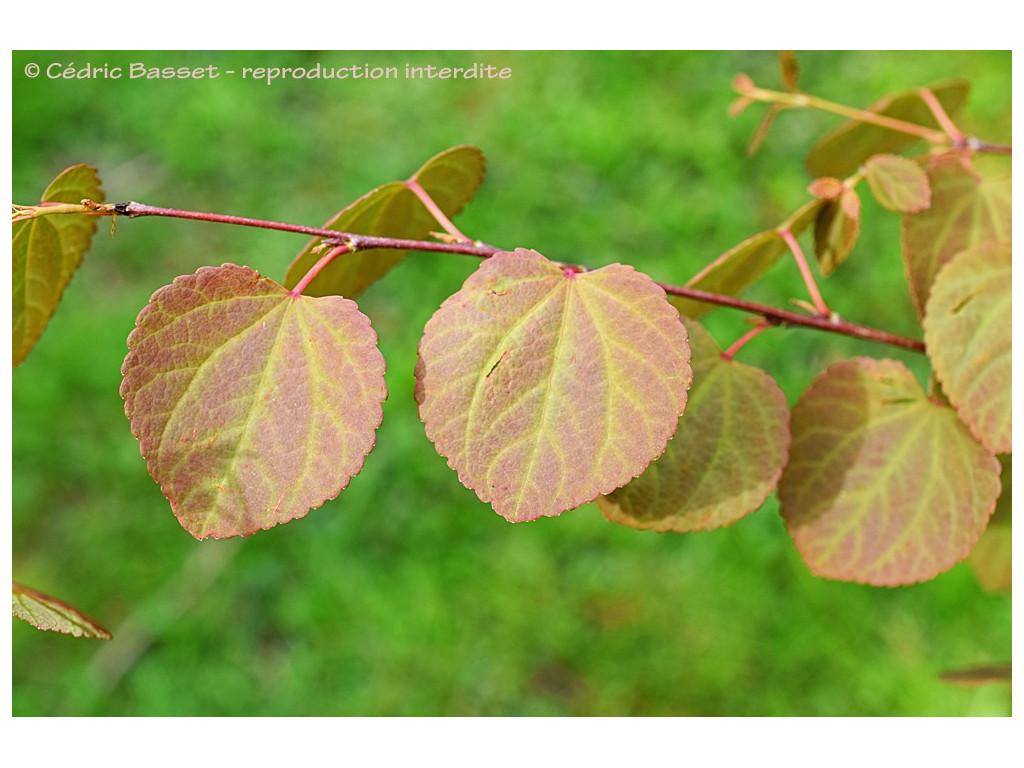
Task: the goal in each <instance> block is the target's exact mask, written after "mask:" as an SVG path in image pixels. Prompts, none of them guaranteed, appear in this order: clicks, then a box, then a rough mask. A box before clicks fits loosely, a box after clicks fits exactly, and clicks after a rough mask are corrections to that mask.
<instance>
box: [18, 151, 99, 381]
mask: <svg viewBox="0 0 1024 768" xmlns="http://www.w3.org/2000/svg"><path fill="white" fill-rule="evenodd" d="M83 199H89V200H93V201H95V202H101V201H102V200H103V190H102V189H101V188H100V179H99V176H97V175H96V169H95V168H92V167H90V166H88V165H73V166H71V167H70V168H67V169H65V170H64V171H62V172H61V173H60V174H59V175H58V176H57V178H55V179H54V180H53V181H52V182H51V183H50V186H49V187H47V188H46V191H45V192H44V193H43V197H42V202H44V203H81V202H82V200H83ZM95 232H96V217H95V216H91V215H87V214H60V215H53V216H37V217H35V218H32V219H28V220H25V221H18V222H15V224H14V225H13V227H12V229H11V246H12V251H13V271H12V290H11V302H12V305H13V307H12V309H13V358H14V365H15V366H17V365H18V364H19V363H21V361H22V360H24V359H25V357H26V356H27V355H28V353H29V352H30V351H31V350H32V347H33V346H35V343H36V342H37V341H38V340H39V337H40V336H42V333H43V330H44V329H45V328H46V324H47V323H48V322H49V321H50V318H51V317H52V316H53V313H54V310H56V308H57V304H59V303H60V299H61V296H62V295H63V293H64V289H65V288H66V287H67V285H68V283H70V282H71V277H72V276H73V275H74V274H75V270H76V269H78V265H79V264H81V263H82V257H83V256H84V255H85V252H86V251H87V250H89V245H90V244H91V242H92V236H93V234H94V233H95Z"/></svg>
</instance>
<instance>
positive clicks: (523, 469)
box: [416, 248, 692, 522]
mask: <svg viewBox="0 0 1024 768" xmlns="http://www.w3.org/2000/svg"><path fill="white" fill-rule="evenodd" d="M689 358H690V348H689V345H688V344H687V336H686V328H685V327H684V326H683V324H682V323H681V322H680V321H679V317H678V315H677V313H676V311H675V310H674V309H672V307H671V306H670V305H669V304H668V302H666V301H665V294H664V292H663V291H662V290H661V288H659V287H658V286H657V285H656V284H655V283H654V282H653V281H652V280H651V279H650V278H649V277H647V276H646V275H643V274H641V273H638V272H636V271H634V270H633V268H632V267H627V266H623V265H621V264H612V265H610V266H607V267H603V268H601V269H598V270H595V271H593V272H583V273H577V272H575V271H573V270H571V269H569V268H563V267H560V266H559V265H557V264H555V263H553V262H551V261H548V260H547V259H545V258H544V257H543V256H541V255H540V254H539V253H536V252H535V251H530V250H525V249H522V248H520V249H518V250H516V251H515V252H507V251H505V252H500V253H497V254H495V255H494V256H492V257H491V258H489V259H487V261H485V262H484V263H483V264H482V265H481V266H480V268H479V269H478V270H477V271H476V272H474V273H473V274H472V275H470V277H469V278H468V279H467V280H466V282H465V284H464V285H463V286H462V289H461V290H460V291H459V292H458V293H456V294H455V295H454V296H452V297H450V298H449V299H448V300H446V301H445V302H444V304H442V305H441V307H440V309H438V311H437V312H436V313H434V316H433V317H432V318H431V319H430V321H429V322H428V323H427V326H426V329H425V331H424V334H423V339H422V341H421V342H420V359H419V363H418V364H417V371H416V373H417V388H416V391H417V400H418V401H419V403H420V417H421V418H422V419H423V421H424V423H425V426H426V432H427V437H428V438H429V439H430V440H431V441H432V442H433V443H434V445H435V447H436V448H437V451H438V453H440V454H441V455H442V456H444V457H446V458H447V459H448V464H449V465H450V466H451V467H452V468H453V469H455V470H456V471H457V472H458V473H459V478H460V479H461V480H462V482H463V483H464V484H465V485H466V486H468V487H469V488H472V489H473V490H475V491H476V493H477V495H478V496H479V497H480V498H481V499H482V500H483V501H486V502H489V503H491V504H492V505H493V506H494V508H495V510H496V511H497V512H498V513H499V514H501V515H502V516H503V517H505V518H506V519H508V520H510V521H512V522H520V521H525V520H533V519H536V518H538V517H541V516H549V517H551V516H556V515H559V514H561V513H562V512H564V511H565V510H568V509H574V508H575V507H578V506H579V505H581V504H583V503H585V502H587V501H590V500H592V499H593V498H595V497H596V496H598V495H600V494H603V493H609V492H611V491H612V490H613V489H615V488H617V487H619V486H621V485H624V484H625V483H627V482H629V481H630V480H632V479H633V478H634V477H636V476H637V475H639V474H640V473H641V472H643V470H644V469H645V468H646V467H647V465H648V464H649V463H650V462H651V461H652V460H653V459H655V458H657V457H658V456H660V455H661V453H662V452H663V451H664V450H665V445H666V444H667V443H668V440H669V438H670V437H672V435H673V433H674V432H675V430H676V427H677V426H678V421H679V416H680V415H681V414H682V412H683V410H684V408H685V406H686V390H687V389H688V388H689V386H690V381H691V377H692V374H691V371H690V366H689Z"/></svg>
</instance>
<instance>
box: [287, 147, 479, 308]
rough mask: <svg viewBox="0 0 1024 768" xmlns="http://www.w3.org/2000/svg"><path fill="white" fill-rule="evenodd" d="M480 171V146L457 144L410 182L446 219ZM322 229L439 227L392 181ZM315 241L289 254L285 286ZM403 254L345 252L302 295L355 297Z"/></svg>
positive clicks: (421, 231) (306, 264)
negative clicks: (293, 253)
mask: <svg viewBox="0 0 1024 768" xmlns="http://www.w3.org/2000/svg"><path fill="white" fill-rule="evenodd" d="M484 171H485V163H484V156H483V154H482V153H481V152H480V150H479V149H477V148H476V147H472V146H468V145H467V146H459V147H453V148H451V149H449V150H446V151H444V152H442V153H441V154H439V155H436V156H435V157H432V158H431V159H430V160H428V161H427V162H426V163H424V165H423V167H422V168H420V169H419V170H418V171H416V173H414V174H413V175H412V178H411V181H415V182H418V183H419V185H420V186H421V187H422V188H423V189H424V191H426V193H427V194H428V195H430V197H431V199H432V200H433V201H434V202H435V203H437V205H438V207H439V208H440V209H441V210H442V211H443V212H444V214H445V215H446V216H447V217H448V218H452V217H454V216H455V215H456V214H457V213H458V212H459V211H461V210H462V208H463V207H464V206H465V205H466V203H468V202H469V201H470V200H472V199H473V196H474V195H475V194H476V191H477V189H478V188H479V186H480V182H481V181H482V180H483V178H484ZM324 227H325V228H326V229H334V230H337V231H338V232H351V233H353V234H359V235H375V236H379V237H393V238H399V239H405V240H422V239H424V238H425V237H427V236H428V235H429V234H430V233H431V232H432V231H435V230H437V229H439V228H440V225H439V224H438V222H437V220H436V219H435V218H434V217H433V215H431V213H430V212H429V211H428V210H427V209H426V207H424V205H423V203H422V202H421V201H420V199H419V198H418V197H416V195H415V193H413V191H412V190H411V189H409V188H408V187H407V186H406V185H405V183H404V182H401V181H393V182H391V183H390V184H385V185H383V186H381V187H377V189H375V190H373V191H372V192H368V193H367V194H365V195H363V196H362V197H361V198H359V199H358V200H356V201H355V202H354V203H352V204H351V205H349V206H348V207H346V208H344V209H343V210H342V211H341V212H340V213H338V214H337V215H336V216H335V217H334V218H333V219H331V220H330V221H328V222H327V223H326V224H325V225H324ZM321 242H323V239H322V238H313V240H312V241H310V242H309V244H307V245H306V247H305V248H303V249H302V251H301V252H300V253H299V255H298V256H296V257H295V260H294V261H293V262H292V263H291V266H289V267H288V273H287V274H286V276H285V280H284V284H285V286H286V287H287V288H294V287H295V286H296V285H298V283H299V281H300V280H301V279H302V278H303V277H304V276H305V275H306V273H307V272H308V271H309V270H310V268H311V267H312V266H313V265H315V264H316V262H317V260H318V259H319V258H320V256H321V255H322V254H320V253H319V252H318V251H317V250H316V248H317V246H318V245H320V243H321ZM408 255H409V252H408V251H400V250H389V249H383V248H374V249H371V250H366V251H357V252H356V253H349V254H345V255H344V256H342V257H340V258H337V259H335V260H334V261H332V262H331V263H330V264H329V265H328V266H327V267H326V268H325V269H324V270H323V271H321V272H320V274H318V275H317V276H316V277H315V278H314V279H313V281H312V282H311V283H310V284H309V286H308V287H307V288H306V290H305V291H303V293H304V294H306V295H307V296H348V297H349V298H356V297H357V296H359V295H360V294H361V293H362V292H363V291H365V290H366V289H367V288H369V287H370V286H371V285H373V283H375V282H376V281H377V280H379V279H380V278H382V277H383V276H384V275H386V274H387V273H388V271H389V270H390V269H391V268H392V267H394V266H395V265H396V264H398V263H399V262H400V261H402V260H403V259H404V258H405V257H406V256H408Z"/></svg>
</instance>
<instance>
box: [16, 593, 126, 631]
mask: <svg viewBox="0 0 1024 768" xmlns="http://www.w3.org/2000/svg"><path fill="white" fill-rule="evenodd" d="M11 613H12V614H13V615H14V616H15V617H16V618H19V619H23V620H24V621H27V622H28V623H29V624H31V625H32V626H33V627H35V628H36V629H44V630H47V631H50V632H63V633H64V634H65V635H74V636H75V637H93V638H99V639H100V640H109V639H110V633H109V632H108V631H107V630H106V629H104V628H103V627H102V626H100V625H99V624H98V623H96V622H95V621H93V620H92V619H90V618H89V617H88V616H86V615H85V614H84V613H82V612H81V611H80V610H78V609H77V608H75V607H74V606H73V605H68V604H67V603H65V602H63V601H61V600H58V599H57V598H55V597H51V596H50V595H44V594H43V593H42V592H36V591H35V590H34V589H29V588H28V587H24V586H22V585H21V584H15V583H12V584H11Z"/></svg>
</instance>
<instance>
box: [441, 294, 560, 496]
mask: <svg viewBox="0 0 1024 768" xmlns="http://www.w3.org/2000/svg"><path fill="white" fill-rule="evenodd" d="M538 279H544V278H533V279H528V280H517V283H520V284H522V283H528V282H536V281H537V280H538ZM561 289H562V284H561V282H556V283H555V285H554V287H553V288H552V289H551V290H550V291H548V292H547V293H546V294H544V296H543V297H541V299H540V300H539V301H537V303H535V304H534V305H533V307H531V308H530V311H529V312H527V313H526V314H524V315H523V316H522V317H520V318H519V319H518V320H517V321H516V322H515V323H514V324H513V325H512V326H511V327H510V328H509V329H508V330H507V331H505V333H504V334H502V335H501V337H500V338H499V339H498V340H497V341H496V342H495V343H494V345H493V350H492V351H491V353H490V354H489V355H488V356H487V358H486V359H487V363H486V364H485V365H484V366H483V368H482V369H481V371H480V374H479V375H478V376H477V380H476V385H475V386H474V387H473V395H472V397H471V398H470V401H469V410H468V412H467V413H466V426H465V428H464V430H463V435H462V444H463V446H465V450H466V452H467V453H468V452H470V445H471V443H472V439H471V435H470V429H471V428H472V425H473V424H474V421H475V418H476V413H477V410H478V405H479V403H480V395H481V392H482V391H483V386H484V384H485V383H486V382H487V379H488V376H489V375H490V372H491V370H492V369H493V363H492V362H491V361H492V360H494V358H495V355H497V356H498V359H499V360H500V359H501V355H502V354H504V352H503V351H502V348H503V347H505V344H506V342H507V341H508V340H509V339H511V338H513V337H515V335H516V334H517V333H518V331H519V329H520V328H522V327H523V326H524V325H526V323H527V322H529V320H530V318H532V317H533V316H534V315H535V314H537V313H538V312H539V311H540V310H541V309H542V308H543V307H544V306H545V305H546V304H547V303H548V301H550V300H551V298H552V297H553V296H554V295H555V294H556V293H558V291H560V290H561ZM563 321H564V316H563ZM509 348H510V347H505V349H509ZM453 354H458V352H457V350H456V351H455V352H453ZM538 386H539V385H538ZM523 394H526V393H523ZM518 402H519V401H518V400H517V401H515V402H511V403H509V404H508V405H507V406H506V408H505V410H504V411H501V412H500V413H497V414H495V416H494V418H493V419H492V421H493V422H497V421H498V420H499V419H500V418H501V417H502V416H504V415H505V413H507V412H508V410H509V409H511V408H514V407H515V406H516V404H517V403H518ZM457 418H458V414H456V415H454V416H452V417H450V418H449V419H448V420H447V421H446V422H445V424H444V425H442V428H443V427H444V426H447V424H448V423H450V422H451V421H453V420H454V419H457ZM527 439H529V438H528V437H526V436H524V437H522V438H520V439H519V440H517V441H514V442H511V443H510V444H509V445H507V446H506V447H505V448H504V449H503V450H502V451H501V453H500V454H499V456H500V455H502V454H504V453H505V452H506V451H508V450H509V449H510V448H512V447H514V446H516V445H518V444H519V443H520V442H522V441H524V440H527ZM497 458H498V457H495V462H494V463H495V464H496V463H497ZM489 477H490V473H489V472H488V479H489Z"/></svg>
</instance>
